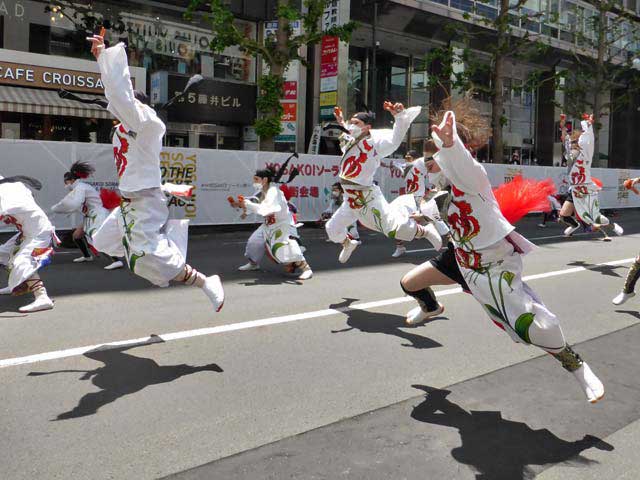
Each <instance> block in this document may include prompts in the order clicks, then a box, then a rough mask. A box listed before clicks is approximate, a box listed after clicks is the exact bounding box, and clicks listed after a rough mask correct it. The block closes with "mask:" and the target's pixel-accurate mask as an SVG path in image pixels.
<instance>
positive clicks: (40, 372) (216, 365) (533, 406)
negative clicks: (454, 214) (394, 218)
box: [0, 212, 640, 480]
mask: <svg viewBox="0 0 640 480" xmlns="http://www.w3.org/2000/svg"><path fill="white" fill-rule="evenodd" d="M535 220H536V219H525V220H524V221H523V222H522V224H521V225H519V231H520V232H521V233H524V234H525V235H526V236H527V237H528V238H530V239H532V240H533V241H534V242H535V243H536V244H538V245H540V248H539V249H538V250H536V251H535V252H534V253H532V254H530V255H529V256H527V257H526V258H525V275H527V276H534V277H533V278H532V279H531V280H530V285H531V286H532V287H533V288H534V289H535V290H536V291H537V292H538V293H539V294H540V296H541V297H542V298H543V299H544V300H545V303H546V304H547V305H548V306H549V307H550V309H551V310H552V311H553V312H555V313H556V314H557V315H558V316H559V317H560V319H561V321H562V324H563V329H564V331H565V335H566V336H567V338H568V339H569V341H570V342H571V343H574V344H576V345H577V346H576V349H577V350H578V351H579V352H580V353H582V354H583V356H584V357H585V358H586V359H587V360H588V361H589V364H590V365H591V367H592V368H593V370H594V371H595V372H596V373H598V374H599V375H600V376H601V378H602V379H603V381H604V383H605V387H606V388H607V395H606V397H605V399H604V400H603V401H602V402H600V403H599V404H597V405H589V404H588V403H587V402H586V401H585V400H584V398H583V394H582V393H581V392H580V391H579V389H578V387H577V384H576V383H575V382H574V380H573V379H572V378H571V377H570V376H569V375H568V374H567V373H566V372H564V370H562V369H561V368H560V367H559V366H558V365H557V362H555V361H554V360H553V359H551V358H550V357H548V356H546V355H544V354H542V353H541V352H540V351H538V350H535V349H534V348H528V347H524V346H523V345H516V344H514V343H513V342H512V341H511V340H510V339H509V338H508V337H507V336H506V335H505V334H503V333H501V332H500V331H499V330H498V329H497V328H495V327H494V326H493V324H492V323H491V322H490V321H489V320H488V319H487V318H486V316H485V315H484V314H483V312H482V310H481V309H480V307H479V306H478V305H477V304H476V302H475V301H474V300H473V298H472V297H470V296H469V295H465V294H462V293H459V292H458V291H456V290H455V289H452V288H451V287H442V288H440V291H441V293H442V297H441V301H442V302H443V303H444V304H445V305H446V312H445V315H444V316H443V317H441V318H438V319H436V320H434V321H432V322H430V323H428V324H426V325H423V326H419V327H411V328H409V327H405V326H404V314H405V313H406V311H407V310H408V309H410V308H411V307H412V306H413V304H412V303H411V302H410V301H408V299H406V298H403V294H402V291H401V290H400V288H399V285H398V281H399V279H400V277H401V276H402V274H403V273H404V272H406V271H407V270H408V269H410V268H411V267H412V266H413V265H416V264H419V263H421V262H423V261H425V260H426V259H428V258H429V257H431V256H433V255H434V252H433V251H432V250H429V249H428V248H429V245H428V244H427V243H426V242H413V243H411V244H410V246H409V249H410V251H412V250H413V252H412V253H409V254H407V255H406V256H404V257H402V258H400V259H392V258H391V257H390V254H391V252H392V251H393V244H392V242H391V241H390V240H388V239H385V238H384V237H381V236H379V235H366V236H365V237H364V240H365V244H364V245H363V246H362V247H360V248H359V249H358V250H356V252H355V253H354V255H353V257H352V259H351V261H350V262H349V264H347V265H344V266H343V265H340V264H339V263H338V262H337V255H338V247H337V246H335V245H333V244H329V243H326V242H325V241H324V235H323V232H322V231H321V230H314V229H309V230H304V231H303V234H304V239H305V245H306V246H307V247H308V252H307V254H308V259H309V262H310V264H311V266H312V267H313V269H314V272H315V276H314V278H313V279H312V280H310V281H308V282H306V283H302V282H298V281H296V280H295V279H291V278H289V277H287V276H286V275H284V274H283V273H282V272H281V271H280V270H279V268H278V267H276V266H270V265H266V268H265V270H264V271H260V272H249V273H240V272H236V271H235V268H236V267H237V266H238V265H240V264H242V263H244V261H243V258H242V252H243V248H244V246H243V243H244V241H245V240H246V239H247V238H248V236H249V233H250V232H248V231H243V232H236V233H222V234H215V233H212V234H207V235H194V236H193V237H192V239H191V242H190V246H189V248H190V251H189V256H190V263H192V264H193V265H194V266H195V267H196V268H198V269H200V270H202V271H203V272H205V273H207V274H211V273H214V272H216V273H221V274H222V276H223V280H224V282H225V287H226V292H227V301H226V304H225V308H224V310H223V311H222V312H221V313H220V314H217V315H216V314H214V313H212V312H211V308H210V304H209V303H208V301H207V299H206V297H205V296H204V295H203V294H202V293H201V292H200V291H198V290H197V289H192V288H188V287H181V286H178V287H172V288H169V289H157V288H153V287H150V286H149V285H148V284H147V283H146V282H145V281H143V280H140V279H138V278H136V277H134V276H133V275H132V274H131V273H130V272H128V271H124V270H120V271H115V272H105V271H103V270H102V269H101V267H102V266H103V265H104V264H106V262H105V261H97V262H94V263H92V264H82V265H78V264H73V263H72V262H71V260H72V259H73V258H74V256H75V252H62V253H61V254H60V255H58V256H57V257H56V259H55V262H54V264H53V265H51V266H50V267H47V269H46V270H44V271H43V275H42V276H43V278H44V280H45V282H46V285H47V287H48V289H49V291H50V294H51V296H52V297H53V298H54V299H55V300H56V308H55V309H54V310H53V311H50V312H42V313H39V314H32V315H28V316H24V315H22V314H19V313H17V307H18V306H20V305H22V304H24V303H25V301H28V299H25V298H7V297H1V298H0V338H1V339H2V341H1V342H0V384H1V385H2V386H1V387H0V479H3V480H4V479H9V480H13V479H16V480H17V479H30V480H31V479H65V480H69V479H89V478H90V479H136V480H137V479H152V478H162V477H165V476H172V478H175V479H225V480H226V479H263V478H264V479H266V478H269V479H285V478H286V479H288V478H300V479H320V478H322V479H337V478H349V479H394V480H395V479H403V478H406V479H418V478H419V479H458V478H460V479H473V478H481V479H494V478H505V479H520V478H534V477H535V476H536V475H539V476H540V478H543V479H546V480H552V479H555V478H563V479H565V478H580V479H588V478H599V479H609V478H610V479H618V478H629V479H632V478H634V479H635V478H639V477H640V458H637V454H635V455H634V453H633V452H636V451H637V447H638V446H640V426H639V425H640V422H638V420H639V419H640V388H639V384H638V375H637V372H638V367H639V366H640V350H639V349H638V348H637V345H638V342H640V325H639V324H640V322H639V319H640V315H639V314H638V308H637V307H638V301H634V300H631V301H630V302H629V303H628V304H626V305H624V306H623V307H621V308H617V307H614V306H613V305H612V304H611V302H610V300H611V298H613V296H615V294H616V293H617V292H618V290H619V289H620V287H621V285H622V283H623V282H624V277H625V275H626V272H627V268H628V266H629V263H630V259H631V258H632V257H634V256H635V255H636V254H637V252H638V250H640V212H628V213H626V214H623V215H622V216H621V217H620V218H619V219H618V221H619V222H620V223H621V224H622V225H623V226H624V227H625V229H626V233H625V235H624V236H623V237H619V238H618V237H617V238H614V241H613V242H611V243H604V242H602V241H600V240H599V238H600V237H599V236H598V235H593V234H588V235H579V236H576V237H575V238H572V239H564V238H561V237H560V235H561V230H562V229H561V227H559V226H557V225H550V226H549V228H547V229H539V228H537V227H536V226H535V223H536V221H535ZM2 282H4V278H2V279H0V283H2ZM114 342H121V343H119V344H116V345H105V344H112V343H114ZM571 475H573V476H571Z"/></svg>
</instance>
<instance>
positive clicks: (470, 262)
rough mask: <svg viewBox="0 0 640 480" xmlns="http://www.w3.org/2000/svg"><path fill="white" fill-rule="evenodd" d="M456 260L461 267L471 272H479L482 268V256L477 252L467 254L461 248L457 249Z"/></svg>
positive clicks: (472, 251)
mask: <svg viewBox="0 0 640 480" xmlns="http://www.w3.org/2000/svg"><path fill="white" fill-rule="evenodd" d="M456 259H457V260H458V264H459V265H460V266H461V267H463V268H468V269H470V270H478V269H479V268H480V267H481V266H482V254H480V253H478V252H476V251H475V250H471V251H470V252H467V251H466V250H463V249H461V248H456Z"/></svg>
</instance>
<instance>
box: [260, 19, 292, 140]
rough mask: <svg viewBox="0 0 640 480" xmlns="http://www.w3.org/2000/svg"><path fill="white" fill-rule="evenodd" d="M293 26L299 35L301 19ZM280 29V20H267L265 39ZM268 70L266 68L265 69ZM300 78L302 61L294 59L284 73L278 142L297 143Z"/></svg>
mask: <svg viewBox="0 0 640 480" xmlns="http://www.w3.org/2000/svg"><path fill="white" fill-rule="evenodd" d="M291 28H292V29H293V34H294V35H299V34H300V31H301V25H300V21H299V20H297V21H295V22H291ZM277 30H278V22H277V21H275V22H265V24H264V36H265V39H267V38H269V37H271V36H273V37H275V35H276V31H277ZM263 71H266V69H263ZM299 78H300V62H299V61H298V60H294V61H293V62H291V63H290V64H289V67H288V68H287V70H286V72H285V73H284V96H283V98H282V99H281V100H280V102H281V103H282V107H283V109H284V112H283V115H282V118H281V119H280V126H281V128H282V131H281V132H280V135H276V136H275V137H274V139H273V140H274V142H277V143H294V144H295V143H296V141H297V138H298V133H297V120H298V80H299Z"/></svg>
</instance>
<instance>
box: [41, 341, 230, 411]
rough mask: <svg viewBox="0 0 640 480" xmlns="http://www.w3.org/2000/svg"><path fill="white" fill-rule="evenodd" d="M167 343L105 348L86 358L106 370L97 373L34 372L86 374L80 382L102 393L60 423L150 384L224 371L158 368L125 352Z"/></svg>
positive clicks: (213, 367) (87, 399) (82, 401)
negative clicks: (99, 363) (84, 382)
mask: <svg viewBox="0 0 640 480" xmlns="http://www.w3.org/2000/svg"><path fill="white" fill-rule="evenodd" d="M162 342H163V340H162V339H161V338H160V337H158V336H156V335H152V336H151V337H150V338H149V339H148V340H146V341H144V342H140V343H136V344H133V345H127V346H123V347H116V348H113V347H110V346H103V347H99V348H96V349H95V350H91V351H90V352H87V353H85V354H84V356H85V357H87V358H90V359H91V360H95V361H97V362H101V363H103V364H104V366H103V367H99V368H96V369H94V370H54V371H51V372H30V373H29V374H28V375H29V376H31V377H37V376H42V375H52V374H55V373H76V372H77V373H84V375H82V377H80V380H91V382H92V383H93V384H94V385H95V386H96V387H98V388H100V391H98V392H91V393H87V394H86V395H85V396H84V397H82V398H81V399H80V401H79V402H78V405H77V406H76V407H74V408H73V409H72V410H69V411H67V412H64V413H61V414H60V415H58V416H57V418H55V419H54V421H56V420H67V419H70V418H79V417H86V416H88V415H93V414H95V413H97V411H98V410H99V409H100V408H101V407H103V406H105V405H108V404H109V403H112V402H115V401H116V400H118V399H119V398H121V397H124V396H125V395H131V394H132V393H136V392H139V391H140V390H143V389H144V388H146V387H148V386H150V385H157V384H160V383H168V382H173V381H174V380H177V379H179V378H180V377H183V376H185V375H191V374H193V373H198V372H218V373H220V372H222V371H223V370H222V368H220V367H219V366H218V365H217V364H215V363H211V364H208V365H203V366H200V367H193V366H191V365H186V364H184V363H183V364H180V365H167V366H163V365H158V364H157V363H156V362H155V361H154V360H151V359H149V358H141V357H136V356H133V355H129V354H127V353H124V352H125V351H126V350H130V349H132V348H137V347H142V346H146V345H152V344H154V343H162Z"/></svg>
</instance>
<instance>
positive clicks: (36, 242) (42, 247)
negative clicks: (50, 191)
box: [0, 176, 57, 313]
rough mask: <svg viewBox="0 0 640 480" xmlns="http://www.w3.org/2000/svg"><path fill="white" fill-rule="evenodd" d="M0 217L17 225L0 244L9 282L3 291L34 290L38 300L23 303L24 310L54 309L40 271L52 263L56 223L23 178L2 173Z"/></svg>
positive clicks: (20, 291) (8, 292)
mask: <svg viewBox="0 0 640 480" xmlns="http://www.w3.org/2000/svg"><path fill="white" fill-rule="evenodd" d="M0 221H3V222H4V223H5V224H7V225H14V226H15V227H16V228H17V229H18V233H17V234H16V235H15V236H13V237H11V238H10V239H9V240H8V241H7V242H6V243H5V244H4V245H1V246H0V264H2V265H5V266H6V267H7V269H8V271H9V285H8V286H7V287H6V288H3V289H1V290H0V294H2V295H9V294H12V295H23V294H26V293H33V295H34V296H35V301H34V302H33V303H30V304H28V305H25V306H24V307H20V308H19V311H20V312H22V313H30V312H39V311H42V310H51V309H52V308H53V300H51V299H50V298H49V295H47V290H46V289H45V287H44V283H43V282H42V279H41V278H40V275H39V274H38V271H39V270H40V269H41V268H43V267H46V266H47V265H49V264H50V263H51V256H52V255H53V247H52V245H53V244H54V243H57V238H56V236H55V230H54V228H53V225H52V224H51V222H50V221H49V219H48V218H47V216H46V215H45V213H44V212H43V211H42V209H41V208H40V207H39V206H38V204H37V203H36V202H35V200H34V199H33V195H32V194H31V190H29V189H28V188H27V187H26V186H25V185H24V184H23V183H22V179H21V178H17V177H12V178H4V177H2V176H0Z"/></svg>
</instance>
